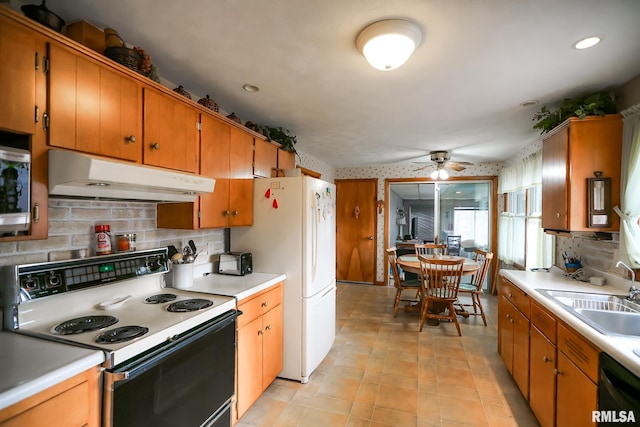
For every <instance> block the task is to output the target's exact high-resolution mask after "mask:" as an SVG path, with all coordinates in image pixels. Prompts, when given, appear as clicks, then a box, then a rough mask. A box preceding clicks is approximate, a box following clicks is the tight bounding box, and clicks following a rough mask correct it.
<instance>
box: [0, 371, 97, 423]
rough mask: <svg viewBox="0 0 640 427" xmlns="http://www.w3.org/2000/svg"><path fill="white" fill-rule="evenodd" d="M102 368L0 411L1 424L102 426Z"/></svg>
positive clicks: (66, 381)
mask: <svg viewBox="0 0 640 427" xmlns="http://www.w3.org/2000/svg"><path fill="white" fill-rule="evenodd" d="M99 379H100V368H99V367H96V368H92V369H90V370H87V371H85V372H83V373H81V374H78V375H76V376H74V377H72V378H69V379H68V380H65V381H63V382H61V383H59V384H57V385H55V386H53V387H50V388H48V389H46V390H43V391H41V392H40V393H38V394H36V395H34V396H31V397H29V398H26V399H24V400H22V401H20V402H18V403H16V404H14V405H12V406H9V407H7V408H5V409H3V410H1V411H0V426H2V427H14V426H15V427H18V426H44V425H46V426H49V427H67V426H88V427H99V426H100V408H101V406H100V397H101V396H100V383H99Z"/></svg>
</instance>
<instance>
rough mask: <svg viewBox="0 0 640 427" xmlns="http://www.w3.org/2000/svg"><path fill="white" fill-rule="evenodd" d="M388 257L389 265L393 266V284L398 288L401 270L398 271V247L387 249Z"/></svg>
mask: <svg viewBox="0 0 640 427" xmlns="http://www.w3.org/2000/svg"><path fill="white" fill-rule="evenodd" d="M386 252H387V259H388V260H389V266H390V267H391V273H392V274H393V286H395V287H396V288H397V287H399V286H400V271H398V257H397V255H396V247H395V246H393V247H391V248H389V249H386Z"/></svg>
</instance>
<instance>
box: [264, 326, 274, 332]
mask: <svg viewBox="0 0 640 427" xmlns="http://www.w3.org/2000/svg"><path fill="white" fill-rule="evenodd" d="M265 329H266V330H267V331H270V330H271V329H273V328H272V327H271V325H267V327H266V328H265Z"/></svg>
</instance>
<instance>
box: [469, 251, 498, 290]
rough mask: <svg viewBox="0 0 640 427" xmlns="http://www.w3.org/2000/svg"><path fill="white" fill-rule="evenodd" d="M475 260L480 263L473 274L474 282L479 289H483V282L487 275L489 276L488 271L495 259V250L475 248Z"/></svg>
mask: <svg viewBox="0 0 640 427" xmlns="http://www.w3.org/2000/svg"><path fill="white" fill-rule="evenodd" d="M475 254H476V255H475V260H476V262H477V263H478V265H479V268H478V271H476V273H475V274H474V275H473V282H472V283H473V284H474V285H475V287H476V290H477V291H480V290H481V289H482V284H483V283H484V279H485V277H487V272H488V271H489V268H490V267H491V261H492V260H493V252H486V251H483V250H481V249H476V250H475Z"/></svg>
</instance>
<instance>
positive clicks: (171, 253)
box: [167, 245, 178, 259]
mask: <svg viewBox="0 0 640 427" xmlns="http://www.w3.org/2000/svg"><path fill="white" fill-rule="evenodd" d="M167 250H168V251H169V253H168V255H169V259H171V258H172V257H173V256H174V255H175V254H177V253H178V249H177V248H176V247H175V246H173V245H169V246H167Z"/></svg>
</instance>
